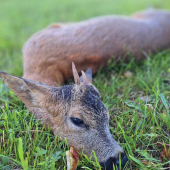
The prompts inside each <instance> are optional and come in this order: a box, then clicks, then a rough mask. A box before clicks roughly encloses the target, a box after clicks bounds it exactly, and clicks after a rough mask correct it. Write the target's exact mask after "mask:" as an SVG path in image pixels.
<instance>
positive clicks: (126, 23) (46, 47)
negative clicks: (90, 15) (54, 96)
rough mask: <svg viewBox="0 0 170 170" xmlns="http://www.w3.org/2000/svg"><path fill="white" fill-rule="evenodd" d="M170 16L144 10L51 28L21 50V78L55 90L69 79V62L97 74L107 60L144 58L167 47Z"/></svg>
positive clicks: (32, 39) (34, 36) (156, 11)
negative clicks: (39, 82) (53, 87)
mask: <svg viewBox="0 0 170 170" xmlns="http://www.w3.org/2000/svg"><path fill="white" fill-rule="evenodd" d="M169 37H170V12H167V11H161V10H153V9H151V10H146V11H143V12H139V13H136V14H134V15H132V16H131V17H120V16H104V17H97V18H94V19H90V20H87V21H82V22H78V23H71V24H53V25H51V26H49V27H47V28H45V29H44V30H42V31H39V32H38V33H36V34H34V35H33V36H32V37H31V38H30V39H29V40H28V42H27V43H26V44H25V45H24V47H23V60H24V75H23V77H24V78H27V79H31V80H36V81H41V82H43V83H46V84H49V85H53V86H56V84H55V82H57V83H60V84H63V83H64V81H65V80H68V79H69V78H72V72H71V62H72V61H73V62H74V63H75V64H76V66H77V71H78V73H80V71H81V69H83V70H87V69H88V68H91V69H92V72H93V73H96V72H97V71H98V69H99V68H100V67H101V66H106V65H107V62H108V60H109V59H111V58H112V57H114V58H115V59H116V60H120V59H121V58H123V57H124V58H125V59H126V60H127V61H128V59H129V55H128V54H129V53H131V54H132V55H133V56H134V57H135V60H140V59H143V58H145V56H144V55H143V51H145V52H147V53H148V52H156V50H161V49H166V48H169V47H170V38H169Z"/></svg>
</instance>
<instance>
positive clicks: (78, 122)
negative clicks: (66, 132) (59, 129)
mask: <svg viewBox="0 0 170 170" xmlns="http://www.w3.org/2000/svg"><path fill="white" fill-rule="evenodd" d="M70 119H71V122H72V123H73V124H74V125H76V126H78V127H82V128H84V127H85V124H84V122H83V120H81V119H79V118H76V117H71V118H70Z"/></svg>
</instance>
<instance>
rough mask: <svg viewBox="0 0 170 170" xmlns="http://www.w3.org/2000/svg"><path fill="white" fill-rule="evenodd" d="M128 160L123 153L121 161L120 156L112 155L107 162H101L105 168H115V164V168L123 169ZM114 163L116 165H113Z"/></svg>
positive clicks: (110, 169)
mask: <svg viewBox="0 0 170 170" xmlns="http://www.w3.org/2000/svg"><path fill="white" fill-rule="evenodd" d="M127 161H128V158H127V156H126V155H125V154H124V153H122V154H121V161H120V158H114V157H110V158H109V159H108V160H107V161H106V162H105V163H103V162H102V163H100V165H101V166H102V167H103V168H105V170H113V166H115V169H117V170H122V169H123V168H124V166H125V165H126V163H127ZM113 164H114V165H113Z"/></svg>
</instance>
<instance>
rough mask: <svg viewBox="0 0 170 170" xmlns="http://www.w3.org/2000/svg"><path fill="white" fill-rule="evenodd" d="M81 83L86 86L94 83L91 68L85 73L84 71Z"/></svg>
mask: <svg viewBox="0 0 170 170" xmlns="http://www.w3.org/2000/svg"><path fill="white" fill-rule="evenodd" d="M80 81H81V82H84V83H85V84H88V83H92V71H91V68H89V69H88V70H87V71H86V72H85V73H84V72H83V71H82V76H81V77H80Z"/></svg>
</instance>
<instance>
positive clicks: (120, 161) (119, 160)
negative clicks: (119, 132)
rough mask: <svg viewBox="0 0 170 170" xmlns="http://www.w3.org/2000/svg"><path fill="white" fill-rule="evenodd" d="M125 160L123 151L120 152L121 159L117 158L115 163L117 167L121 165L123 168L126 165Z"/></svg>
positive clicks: (126, 159)
mask: <svg viewBox="0 0 170 170" xmlns="http://www.w3.org/2000/svg"><path fill="white" fill-rule="evenodd" d="M127 161H128V158H127V156H126V155H125V154H124V153H122V154H121V159H120V158H117V160H116V164H117V166H118V167H120V166H121V168H123V167H124V166H125V165H126V163H127Z"/></svg>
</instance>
